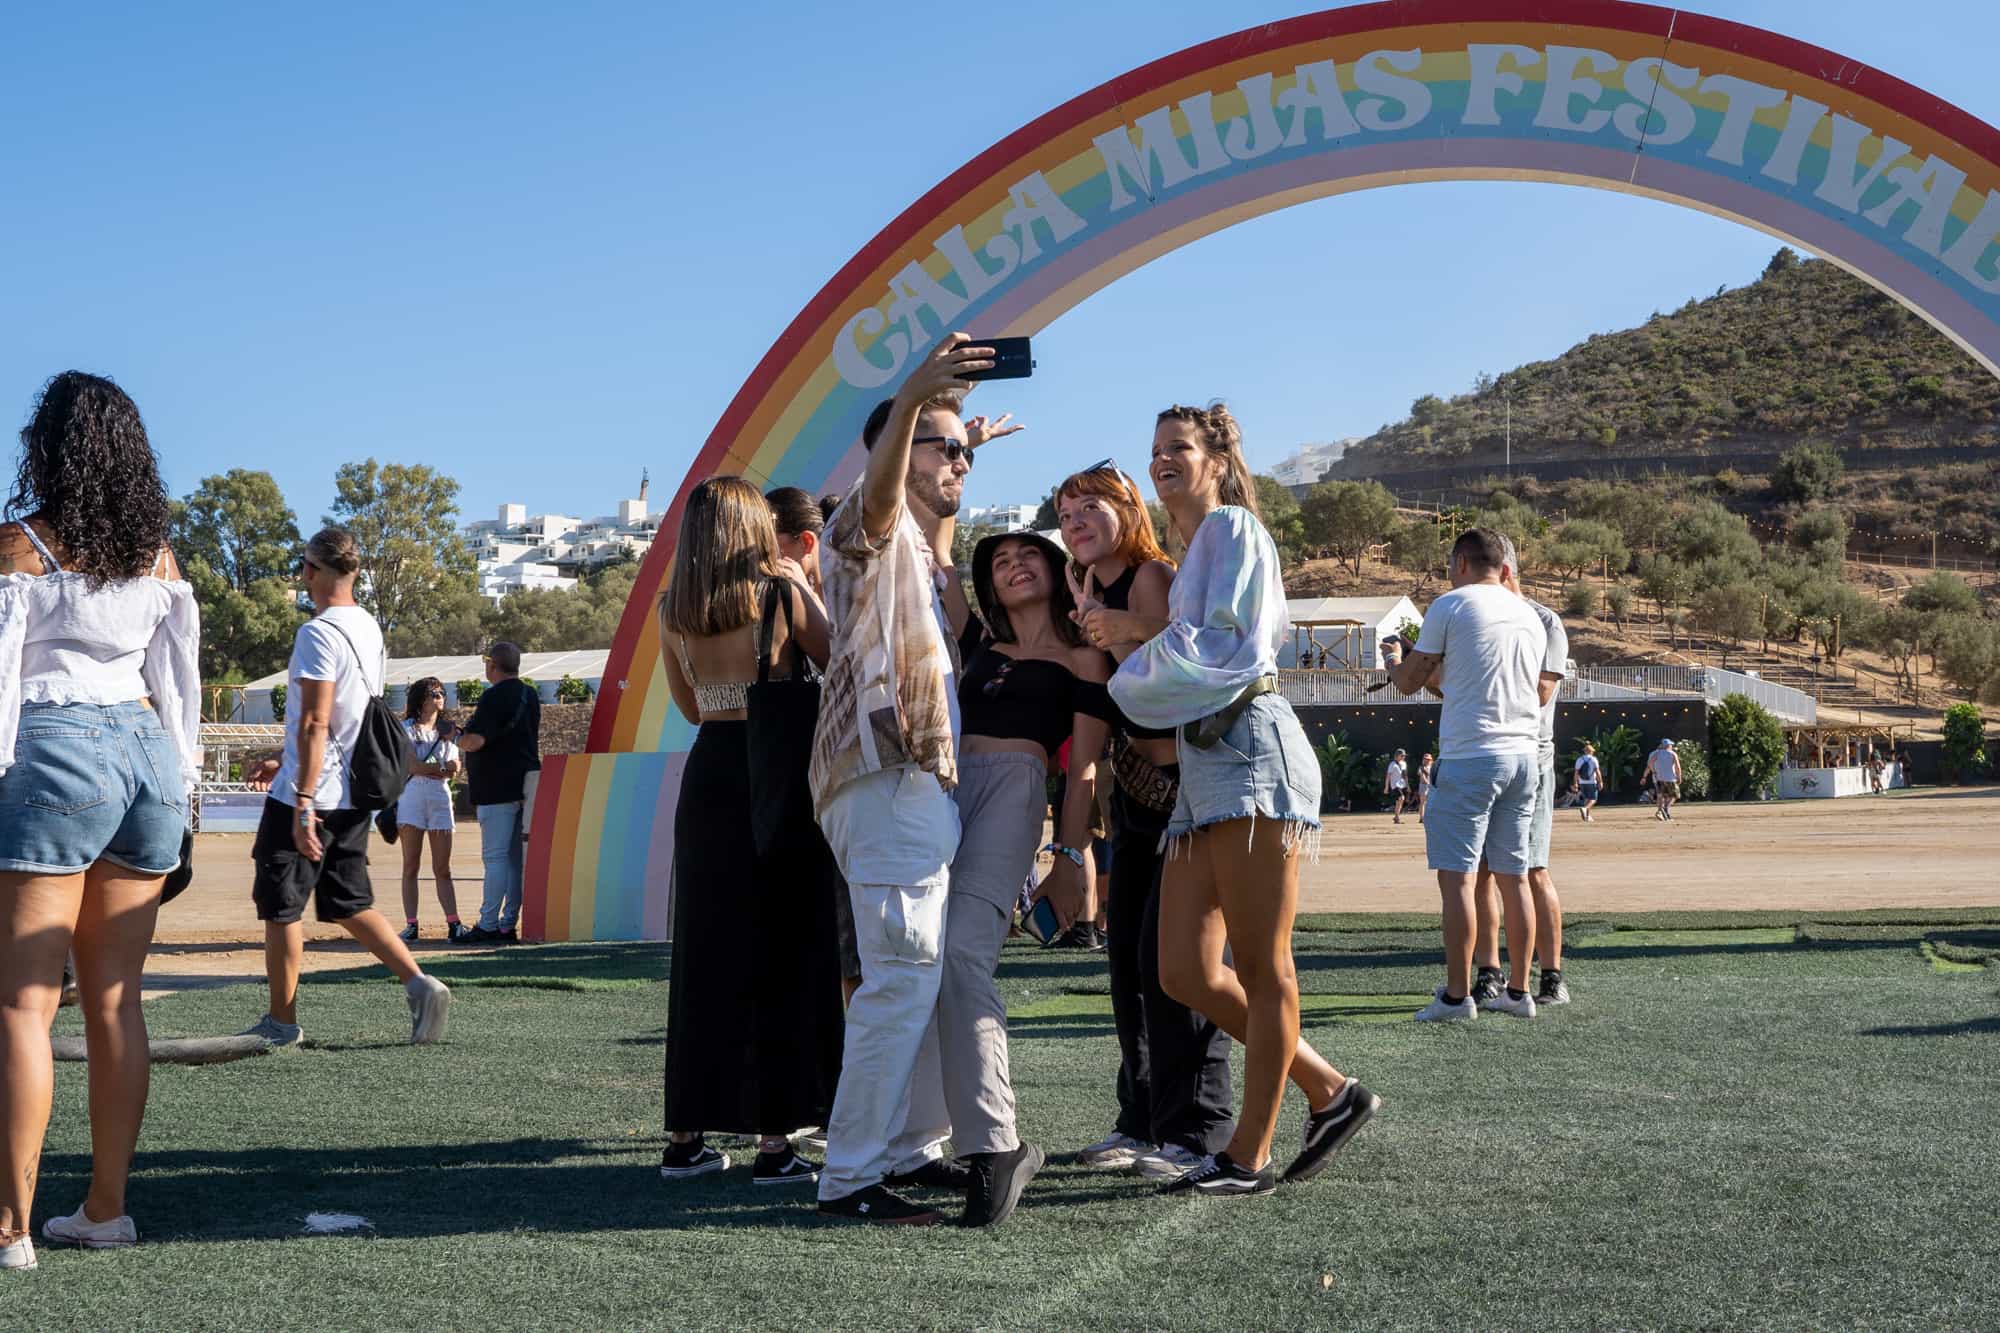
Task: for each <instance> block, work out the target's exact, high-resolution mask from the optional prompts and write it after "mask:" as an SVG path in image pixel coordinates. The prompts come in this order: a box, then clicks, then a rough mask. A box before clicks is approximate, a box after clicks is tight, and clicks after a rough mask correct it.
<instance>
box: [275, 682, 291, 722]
mask: <svg viewBox="0 0 2000 1333" xmlns="http://www.w3.org/2000/svg"><path fill="white" fill-rule="evenodd" d="M290 693H291V691H289V690H287V689H286V688H285V687H284V686H283V685H273V686H272V687H271V716H272V717H273V718H274V719H276V720H277V721H279V722H283V721H284V720H285V699H286V697H287V696H288V695H289V694H290Z"/></svg>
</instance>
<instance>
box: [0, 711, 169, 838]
mask: <svg viewBox="0 0 2000 1333" xmlns="http://www.w3.org/2000/svg"><path fill="white" fill-rule="evenodd" d="M187 827H188V807H187V789H186V786H185V785H184V783H183V781H182V778H181V754H180V749H179V747H178V746H176V745H175V744H174V738H173V737H172V736H171V735H169V734H168V733H167V729H166V726H165V725H164V724H163V723H162V722H161V721H160V717H159V714H157V713H155V712H154V711H153V710H152V709H151V708H148V707H147V706H146V705H145V704H142V703H127V704H34V703H31V704H23V705H22V706H21V728H20V731H19V732H18V733H17V735H16V737H15V741H14V766H13V767H12V768H9V769H8V770H7V772H6V773H5V774H4V775H0V871H8V872H12V873H17V874H20V873H25V874H34V875H71V874H75V873H76V872H77V871H79V870H83V869H86V868H88V867H90V866H91V865H94V864H96V863H97V862H98V861H99V860H104V861H111V862H113V863H115V864H117V865H121V866H124V867H125V868H126V869H128V870H135V871H137V872H138V873H140V874H142V875H164V874H166V873H167V872H168V871H170V870H172V869H174V868H175V867H176V866H178V865H179V864H180V862H181V834H183V833H184V832H186V831H187Z"/></svg>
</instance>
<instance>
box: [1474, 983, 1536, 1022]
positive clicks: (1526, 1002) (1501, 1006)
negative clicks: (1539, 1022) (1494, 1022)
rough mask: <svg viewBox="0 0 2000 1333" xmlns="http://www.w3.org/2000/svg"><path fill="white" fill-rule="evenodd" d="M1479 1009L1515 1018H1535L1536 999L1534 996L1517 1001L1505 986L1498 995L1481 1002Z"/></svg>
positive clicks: (1526, 996)
mask: <svg viewBox="0 0 2000 1333" xmlns="http://www.w3.org/2000/svg"><path fill="white" fill-rule="evenodd" d="M1479 1007H1480V1008H1481V1009H1484V1010H1486V1012H1488V1013H1490V1014H1510V1015H1512V1016H1513V1017H1515V1018H1533V1017H1534V1016H1535V997H1534V996H1532V995H1523V996H1522V997H1521V998H1520V999H1518V1000H1517V999H1515V998H1514V997H1513V996H1512V995H1511V994H1509V993H1508V991H1507V988H1506V987H1504V986H1503V987H1501V988H1500V993H1499V994H1498V995H1495V996H1493V997H1492V998H1491V999H1487V1000H1483V1001H1481V1002H1480V1005H1479Z"/></svg>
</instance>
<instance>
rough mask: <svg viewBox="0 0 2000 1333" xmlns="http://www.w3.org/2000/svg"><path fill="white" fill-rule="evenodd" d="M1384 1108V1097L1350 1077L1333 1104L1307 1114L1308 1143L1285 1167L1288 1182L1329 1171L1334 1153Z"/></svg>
mask: <svg viewBox="0 0 2000 1333" xmlns="http://www.w3.org/2000/svg"><path fill="white" fill-rule="evenodd" d="M1381 1109H1382V1099H1381V1098H1380V1097H1377V1096H1376V1095H1375V1094H1374V1093H1372V1092H1370V1091H1368V1089H1366V1088H1364V1087H1362V1086H1361V1084H1360V1083H1359V1082H1357V1081H1356V1080H1354V1079H1349V1080H1347V1086H1346V1087H1345V1088H1343V1089H1341V1092H1340V1095H1339V1096H1338V1097H1336V1098H1334V1099H1333V1105H1331V1106H1329V1107H1327V1108H1326V1109H1325V1110H1324V1111H1316V1112H1314V1113H1313V1114H1311V1115H1309V1116H1307V1117H1306V1134H1305V1146H1304V1147H1303V1148H1301V1149H1300V1150H1299V1155H1298V1156H1297V1157H1294V1158H1293V1159H1292V1164H1291V1165H1290V1166H1288V1167H1286V1168H1285V1183H1286V1184H1287V1185H1296V1184H1300V1183H1302V1182H1304V1181H1308V1180H1311V1179H1312V1178H1313V1177H1314V1176H1316V1175H1318V1174H1319V1173H1320V1172H1322V1171H1324V1170H1326V1167H1327V1164H1328V1163H1329V1162H1331V1161H1333V1155H1334V1154H1335V1153H1337V1152H1339V1151H1340V1150H1341V1149H1342V1148H1343V1147H1345V1146H1346V1144H1347V1141H1348V1140H1349V1139H1351V1138H1353V1137H1354V1133H1355V1131H1356V1130H1358V1129H1360V1128H1361V1127H1362V1126H1363V1125H1365V1124H1367V1123H1368V1122H1369V1121H1370V1120H1373V1119H1374V1118H1375V1113H1376V1112H1377V1111H1379V1110H1381Z"/></svg>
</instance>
